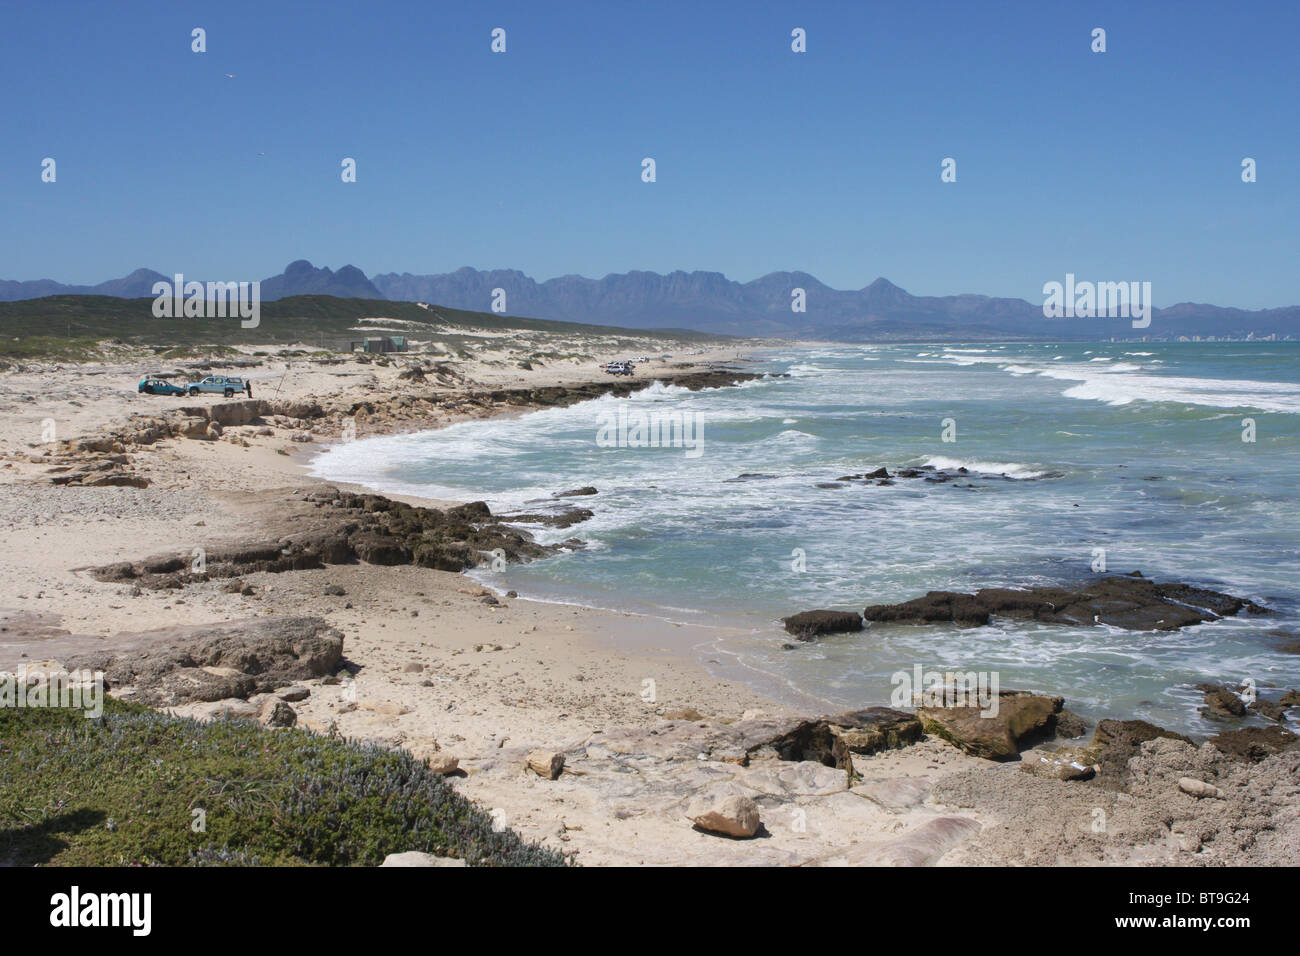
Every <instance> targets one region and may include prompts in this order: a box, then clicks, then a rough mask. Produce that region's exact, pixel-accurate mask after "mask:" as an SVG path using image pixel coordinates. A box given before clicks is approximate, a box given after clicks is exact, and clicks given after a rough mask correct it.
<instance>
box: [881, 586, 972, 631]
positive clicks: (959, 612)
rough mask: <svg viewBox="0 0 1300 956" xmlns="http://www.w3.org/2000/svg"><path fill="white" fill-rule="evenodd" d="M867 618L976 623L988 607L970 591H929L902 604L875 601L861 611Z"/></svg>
mask: <svg viewBox="0 0 1300 956" xmlns="http://www.w3.org/2000/svg"><path fill="white" fill-rule="evenodd" d="M862 617H863V618H864V619H865V620H868V621H878V622H880V623H900V624H940V623H942V624H956V625H958V626H959V627H978V626H980V625H983V624H987V623H988V622H989V612H988V609H987V608H985V607H982V606H981V605H980V604H979V603H978V602H977V601H976V600H975V599H974V597H972V596H971V595H969V594H958V593H956V592H954V591H930V592H929V593H927V594H926V595H925V597H919V598H913V599H912V600H911V601H905V602H903V603H902V604H874V605H871V606H870V607H868V608H866V609H865V610H864V611H863V612H862Z"/></svg>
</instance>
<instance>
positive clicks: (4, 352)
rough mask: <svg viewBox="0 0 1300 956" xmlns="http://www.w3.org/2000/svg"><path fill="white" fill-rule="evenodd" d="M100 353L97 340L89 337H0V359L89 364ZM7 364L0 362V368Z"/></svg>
mask: <svg viewBox="0 0 1300 956" xmlns="http://www.w3.org/2000/svg"><path fill="white" fill-rule="evenodd" d="M0 328H3V327H0ZM5 331H7V328H5ZM100 353H101V348H100V344H99V339H96V338H94V337H90V336H76V337H60V336H57V335H24V336H11V335H6V336H3V337H0V359H31V358H40V359H42V360H44V361H51V362H90V361H93V360H94V359H97V358H99V357H100ZM8 364H9V363H8V362H4V361H0V368H4V367H6V366H7V365H8Z"/></svg>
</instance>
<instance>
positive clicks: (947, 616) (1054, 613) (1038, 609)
mask: <svg viewBox="0 0 1300 956" xmlns="http://www.w3.org/2000/svg"><path fill="white" fill-rule="evenodd" d="M1242 611H1246V612H1247V613H1250V614H1265V613H1268V609H1267V608H1264V607H1261V606H1260V605H1258V604H1256V603H1254V602H1253V601H1249V600H1246V599H1245V598H1238V597H1234V596H1232V595H1230V594H1222V593H1220V592H1218V591H1211V590H1208V589H1206V588H1197V587H1192V586H1191V585H1187V584H1179V583H1177V582H1167V583H1163V584H1158V583H1156V582H1155V581H1151V580H1148V579H1147V578H1144V577H1142V576H1141V575H1140V574H1138V573H1137V572H1134V573H1133V574H1132V575H1127V576H1113V577H1105V578H1098V579H1097V580H1096V581H1092V582H1089V583H1088V584H1085V585H1083V586H1082V587H1077V588H1066V587H1033V588H1024V589H1018V588H985V589H983V590H980V591H976V592H975V593H974V594H962V593H959V592H956V591H930V592H929V593H928V594H926V595H925V596H924V597H919V598H914V599H913V600H911V601H904V602H903V603H901V604H874V605H871V606H869V607H867V608H866V609H865V610H864V611H863V612H862V617H863V619H864V620H867V621H871V622H879V623H898V624H956V625H958V626H959V627H979V626H982V625H985V624H988V623H989V622H990V621H991V620H992V619H993V618H995V617H1002V618H1012V619H1018V620H1033V621H1043V622H1046V623H1051V624H1075V625H1080V624H1084V625H1086V624H1109V625H1111V626H1113V627H1120V628H1124V629H1125V630H1130V631H1172V630H1175V629H1177V628H1180V627H1186V626H1188V625H1191V624H1201V623H1204V622H1206V621H1213V620H1216V619H1218V618H1220V617H1229V616H1232V615H1235V614H1238V613H1240V612H1242Z"/></svg>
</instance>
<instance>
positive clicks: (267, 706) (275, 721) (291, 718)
mask: <svg viewBox="0 0 1300 956" xmlns="http://www.w3.org/2000/svg"><path fill="white" fill-rule="evenodd" d="M258 720H260V721H261V722H262V723H263V724H265V725H266V726H268V727H292V726H293V725H294V724H296V723H297V722H298V713H297V711H295V710H294V709H293V708H292V707H290V706H289V705H288V704H286V703H285V702H284V701H283V700H268V701H266V702H265V703H264V704H263V705H262V709H261V712H260V713H259V714H258Z"/></svg>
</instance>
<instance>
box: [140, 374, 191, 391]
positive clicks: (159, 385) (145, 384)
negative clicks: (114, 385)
mask: <svg viewBox="0 0 1300 956" xmlns="http://www.w3.org/2000/svg"><path fill="white" fill-rule="evenodd" d="M135 390H136V391H137V392H139V393H140V394H142V395H184V394H185V389H184V387H183V386H180V385H173V384H172V383H171V382H168V381H166V380H165V379H161V378H149V377H148V376H145V377H144V378H142V379H140V384H139V385H137V386H136V387H135Z"/></svg>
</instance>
